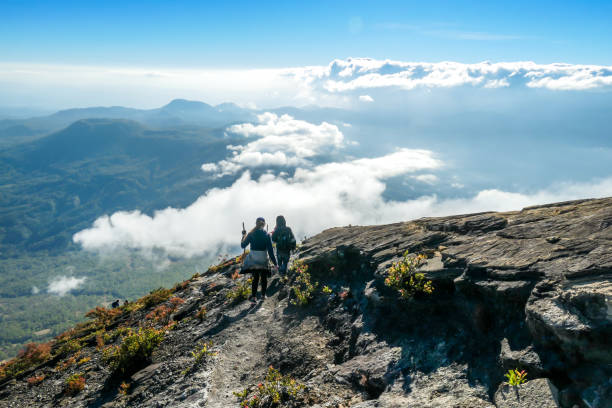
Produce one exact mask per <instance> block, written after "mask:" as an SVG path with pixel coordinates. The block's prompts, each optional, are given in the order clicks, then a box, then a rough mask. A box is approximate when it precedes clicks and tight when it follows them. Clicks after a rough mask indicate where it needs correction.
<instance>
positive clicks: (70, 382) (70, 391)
mask: <svg viewBox="0 0 612 408" xmlns="http://www.w3.org/2000/svg"><path fill="white" fill-rule="evenodd" d="M84 388H85V376H84V375H83V374H73V375H71V376H70V377H68V379H67V380H66V389H65V392H66V394H67V395H76V394H78V393H79V392H81V391H83V389H84Z"/></svg>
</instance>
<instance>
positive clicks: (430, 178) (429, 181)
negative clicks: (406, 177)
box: [412, 174, 438, 184]
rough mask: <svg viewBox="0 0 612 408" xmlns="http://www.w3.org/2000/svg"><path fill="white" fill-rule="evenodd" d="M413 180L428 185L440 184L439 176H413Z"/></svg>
mask: <svg viewBox="0 0 612 408" xmlns="http://www.w3.org/2000/svg"><path fill="white" fill-rule="evenodd" d="M412 178H413V179H415V180H417V181H420V182H421V183H426V184H436V183H437V182H438V176H436V175H435V174H419V175H418V176H412Z"/></svg>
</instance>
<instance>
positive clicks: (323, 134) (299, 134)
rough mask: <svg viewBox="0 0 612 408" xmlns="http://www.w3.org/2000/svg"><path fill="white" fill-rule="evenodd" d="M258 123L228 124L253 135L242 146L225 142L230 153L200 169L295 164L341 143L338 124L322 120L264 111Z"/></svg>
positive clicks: (223, 171) (231, 169)
mask: <svg viewBox="0 0 612 408" xmlns="http://www.w3.org/2000/svg"><path fill="white" fill-rule="evenodd" d="M258 121H259V123H257V124H251V123H243V124H239V125H234V126H231V127H229V128H228V129H227V130H228V131H229V132H232V133H235V134H238V135H242V136H244V137H247V138H256V139H255V140H253V141H252V142H249V143H247V144H246V145H244V146H228V149H229V150H231V151H233V156H231V157H229V158H227V159H226V160H222V161H220V162H219V163H217V164H215V163H205V164H203V165H202V170H204V171H207V172H217V171H219V172H220V175H224V174H233V173H236V172H238V171H239V170H241V169H243V168H249V167H251V168H252V167H262V166H285V167H287V166H290V167H297V166H300V165H305V164H308V163H309V162H308V159H310V158H312V157H314V156H316V155H318V154H321V153H324V152H329V151H331V150H333V149H337V148H341V147H343V145H344V136H343V134H342V132H340V130H339V129H338V126H336V125H332V124H329V123H327V122H322V123H321V124H319V125H315V124H312V123H309V122H306V121H303V120H297V119H294V118H293V117H291V116H289V115H282V116H278V115H276V114H274V113H269V112H266V113H263V114H261V115H259V116H258Z"/></svg>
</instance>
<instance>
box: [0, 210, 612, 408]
mask: <svg viewBox="0 0 612 408" xmlns="http://www.w3.org/2000/svg"><path fill="white" fill-rule="evenodd" d="M610 226H612V198H608V199H597V200H582V201H573V202H566V203H556V204H550V205H544V206H537V207H530V208H525V209H523V210H522V211H515V212H506V213H481V214H469V215H459V216H452V217H442V218H426V219H419V220H416V221H412V222H404V223H397V224H391V225H382V226H369V227H360V226H349V227H342V228H332V229H329V230H326V231H323V232H322V233H320V234H318V235H317V236H315V237H312V238H309V239H308V240H306V241H305V242H303V244H302V245H301V247H300V249H299V251H298V252H297V253H296V254H295V256H294V258H297V259H299V260H300V262H303V264H304V265H306V266H307V268H308V273H310V275H311V281H312V282H313V283H314V282H317V283H318V285H317V286H316V290H315V291H314V292H313V294H314V296H313V297H312V299H311V300H310V302H309V303H308V304H307V305H306V306H303V307H300V306H297V305H294V304H292V300H296V299H295V298H296V296H295V292H294V291H292V290H291V289H290V287H291V286H292V285H295V284H296V279H297V273H295V272H294V273H293V274H291V275H290V276H289V278H288V279H281V278H279V277H278V276H275V277H273V278H272V280H271V284H270V288H269V289H268V294H269V296H268V298H267V299H266V300H265V301H263V302H261V301H260V302H258V303H256V304H254V305H253V304H251V303H249V302H246V301H239V300H238V301H231V300H229V299H228V297H227V295H228V293H231V292H232V291H235V290H236V288H237V287H239V285H241V284H243V281H244V279H245V278H244V277H237V274H236V271H237V268H238V267H239V266H238V263H237V262H236V260H235V259H230V260H228V261H226V262H224V263H223V264H220V265H217V266H215V267H211V268H210V269H209V270H208V271H207V272H206V273H205V274H203V275H202V276H194V277H193V278H192V279H191V280H188V281H185V282H183V283H182V284H178V285H177V286H176V287H175V288H173V289H172V291H168V293H166V295H167V296H166V295H164V296H162V297H159V298H155V299H154V301H146V300H145V301H141V302H140V303H139V302H136V303H135V304H133V305H131V306H125V307H122V308H121V309H118V311H117V312H112V313H110V314H109V313H108V311H107V312H105V313H103V316H102V317H103V318H100V317H99V316H98V317H97V318H96V319H92V321H90V322H89V323H84V324H82V325H80V326H79V327H77V328H75V330H73V331H71V332H69V333H68V334H67V335H65V336H63V337H60V338H58V339H57V340H56V341H55V342H53V343H52V344H50V345H49V347H50V350H49V351H48V353H46V354H44V356H40V359H38V360H36V359H35V360H33V363H32V364H30V365H28V366H26V367H25V368H23V367H22V368H23V369H22V370H21V372H13V373H12V374H11V375H10V376H8V375H6V374H4V379H3V380H0V407H30V406H41V407H51V406H75V407H79V406H90V407H102V406H104V407H120V406H146V407H149V406H150V407H163V406H185V407H187V406H205V407H229V406H239V400H238V398H237V397H236V396H235V395H234V394H233V393H234V392H240V391H242V390H244V389H247V391H248V393H249V394H250V395H252V394H253V393H254V392H256V391H257V384H258V383H261V382H262V381H263V380H264V377H265V375H266V372H267V370H268V367H269V366H273V367H275V368H276V369H278V370H279V371H280V372H281V373H282V374H284V375H288V376H291V377H292V378H294V379H295V380H297V381H298V382H299V383H301V384H304V386H305V389H304V390H302V391H300V392H299V394H298V395H297V396H295V397H292V398H283V399H282V402H281V405H282V406H317V407H349V406H351V407H360V408H366V407H515V406H521V407H525V406H526V407H531V406H533V407H536V406H537V407H548V406H551V407H554V406H561V407H574V406H578V407H600V408H601V407H604V408H608V407H611V406H612V348H611V347H610V345H611V344H612V340H610V339H612V336H611V334H612V273H611V272H612V228H610ZM406 252H407V253H409V254H415V255H416V254H426V255H427V257H428V259H427V262H426V264H425V265H424V266H423V267H422V268H421V271H422V272H423V273H424V274H425V276H426V277H427V278H428V279H430V280H431V281H432V282H433V286H434V292H433V293H432V294H431V295H427V296H417V297H416V298H413V299H408V300H404V299H401V298H400V297H399V296H398V294H397V292H396V291H395V290H393V289H391V288H389V287H387V286H386V285H385V283H384V280H385V277H386V276H387V272H388V268H389V266H390V265H391V264H392V263H393V262H396V261H398V260H399V259H401V257H402V256H403V254H404V253H406ZM325 286H326V287H327V288H329V289H330V290H331V293H323V292H322V291H321V289H322V288H323V287H325ZM169 292H172V293H169ZM150 296H152V295H150ZM149 299H151V297H149ZM177 299H179V300H177ZM161 307H164V308H166V309H167V315H164V316H163V318H159V319H157V316H158V315H159V314H160V313H161V312H159V313H158V312H155V313H157V314H155V313H153V312H154V311H155V310H160V309H159V308H161ZM203 308H204V309H205V310H206V314H205V316H202V314H201V313H200V312H201V311H202V310H203ZM166 309H163V310H166ZM198 313H200V315H198ZM107 315H108V316H107ZM104 316H106V317H104ZM137 326H143V327H150V328H152V329H153V330H157V332H159V333H163V339H162V340H161V341H160V342H159V345H157V346H156V347H155V348H154V350H153V352H152V354H151V355H150V356H146V358H140V359H138V360H134V361H133V363H134V364H132V365H130V366H129V368H128V369H126V370H125V372H124V373H118V372H117V371H116V370H115V371H114V370H113V369H112V367H109V365H108V363H107V362H105V358H104V349H105V348H109V347H114V346H117V345H120V344H121V342H122V341H125V340H122V339H124V338H125V336H126V334H125V333H126V330H128V329H127V328H128V327H137ZM104 334H106V335H107V336H106V337H104ZM99 338H102V343H104V344H100V342H101V341H100V340H99ZM210 341H212V343H211V344H210V343H208V342H210ZM71 342H72V343H71ZM204 343H207V344H209V345H210V350H209V351H211V353H208V354H207V355H206V357H205V358H203V359H202V360H201V361H196V358H195V356H194V355H193V354H192V352H194V351H197V350H198V349H199V348H200V347H201V345H202V344H204ZM30 354H31V355H35V354H32V353H30ZM75 355H76V357H75ZM71 359H72V360H71ZM515 368H518V369H521V370H523V369H524V370H526V371H527V373H528V377H527V379H528V382H527V383H525V384H524V385H522V386H521V387H519V388H518V389H517V388H511V387H507V386H504V384H503V382H504V380H505V378H504V376H503V374H504V373H505V372H507V370H509V369H515ZM4 370H5V372H6V370H7V368H6V367H5V368H4ZM14 371H15V370H14ZM77 373H80V374H82V375H83V377H84V378H85V386H84V388H83V389H82V390H81V391H80V392H76V393H70V392H67V389H66V388H67V385H66V384H67V382H66V381H67V379H68V378H69V377H70V376H71V375H74V374H77ZM2 376H3V374H2V371H0V378H3V377H2ZM32 378H34V379H35V380H32ZM41 378H42V379H41ZM39 379H40V381H38V380H39ZM121 383H124V385H123V386H122V385H121ZM266 404H267V405H266ZM250 406H253V404H251V405H250ZM255 406H257V405H255ZM259 406H273V404H271V403H270V401H268V402H266V401H262V402H261V405H259Z"/></svg>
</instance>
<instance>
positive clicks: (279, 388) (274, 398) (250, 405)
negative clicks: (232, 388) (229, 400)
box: [234, 366, 305, 408]
mask: <svg viewBox="0 0 612 408" xmlns="http://www.w3.org/2000/svg"><path fill="white" fill-rule="evenodd" d="M304 388H305V387H304V385H302V384H300V383H298V382H297V381H296V380H295V379H293V378H291V377H289V376H284V375H281V373H280V372H279V371H278V370H276V369H275V368H274V367H272V366H270V367H268V373H267V374H266V379H265V380H264V382H263V383H259V384H257V388H256V390H255V392H254V393H253V395H252V396H251V397H249V389H248V388H246V389H244V390H243V391H241V392H234V395H235V396H236V397H237V398H238V400H239V401H240V406H241V407H242V408H263V407H270V406H275V407H276V406H279V405H280V404H281V403H287V402H289V401H294V400H295V399H296V398H297V397H298V394H299V393H300V391H302V390H304Z"/></svg>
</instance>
